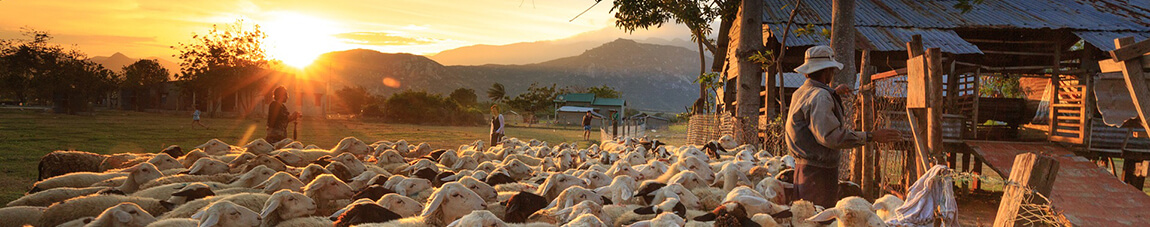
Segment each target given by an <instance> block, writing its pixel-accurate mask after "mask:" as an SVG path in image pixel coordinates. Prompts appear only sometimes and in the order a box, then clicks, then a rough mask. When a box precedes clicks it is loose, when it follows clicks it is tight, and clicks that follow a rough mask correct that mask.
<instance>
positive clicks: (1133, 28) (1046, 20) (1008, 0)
mask: <svg viewBox="0 0 1150 227" xmlns="http://www.w3.org/2000/svg"><path fill="white" fill-rule="evenodd" d="M831 2H832V0H804V1H803V5H802V7H801V8H799V10H798V12H797V15H796V16H795V21H794V25H792V26H791V29H792V30H793V29H796V28H799V27H803V26H805V25H808V24H810V25H813V26H815V27H816V29H815V32H816V33H818V32H820V31H821V30H822V29H823V28H826V29H829V26H830V24H831V8H832V7H831ZM957 2H958V1H957V0H934V1H923V0H858V1H857V2H856V11H855V26H856V27H857V28H858V31H859V33H861V34H862V35H863V36H864V37H866V38H867V39H868V40H869V41H870V42H871V44H872V45H873V46H874V47H875V50H878V51H899V50H904V49H905V43H906V41H907V40H909V38H908V37H910V34H920V35H923V39H924V40H923V42H924V45H925V46H927V47H939V48H941V49H942V50H943V52H949V53H958V54H970V53H982V52H981V51H979V50H978V47H977V46H975V45H973V44H970V43H969V42H966V41H963V40H962V38H961V37H959V36H958V35H957V34H956V33H955V32H953V30H955V29H1069V30H1072V31H1075V34H1076V35H1078V36H1080V37H1081V38H1083V39H1085V40H1086V41H1087V42H1090V43H1091V44H1094V45H1095V46H1097V47H1099V48H1100V49H1103V50H1110V49H1113V41H1112V40H1113V39H1114V38H1119V37H1124V36H1135V37H1139V38H1147V37H1150V0H995V1H984V2H983V3H981V4H978V5H975V6H974V7H973V8H972V9H971V10H970V11H969V12H966V13H963V12H962V11H961V10H959V9H957V8H954V5H955V4H956V3H957ZM764 3H765V5H764V10H763V23H764V24H765V25H766V26H768V27H770V29H769V31H770V32H772V33H774V34H782V33H779V32H781V31H782V30H783V29H782V27H783V26H785V24H786V23H787V18H788V17H789V16H790V11H791V9H793V8H794V6H795V2H794V1H764ZM765 32H766V31H765ZM792 33H793V32H792ZM775 38H776V39H777V38H778V37H775ZM932 41H933V42H932ZM827 43H829V41H828V40H827V39H826V38H825V37H821V35H818V34H814V35H804V36H798V37H796V36H793V35H792V36H788V38H787V46H810V45H822V44H827ZM1107 43H1109V44H1107ZM1107 48H1109V49H1107Z"/></svg>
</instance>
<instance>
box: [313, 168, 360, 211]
mask: <svg viewBox="0 0 1150 227" xmlns="http://www.w3.org/2000/svg"><path fill="white" fill-rule="evenodd" d="M304 195H307V197H308V198H311V199H312V200H314V201H315V203H316V204H317V206H318V207H319V208H318V209H319V210H318V211H317V212H318V213H320V214H331V213H335V211H336V210H339V209H340V208H342V207H343V206H342V205H339V204H336V201H337V200H341V199H351V197H352V196H353V195H354V192H353V191H351V187H348V186H347V184H346V183H343V181H340V180H339V179H338V178H336V177H335V175H331V174H323V175H320V176H319V177H316V178H315V180H313V181H311V183H309V184H308V185H307V186H305V187H304Z"/></svg>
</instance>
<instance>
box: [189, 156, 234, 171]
mask: <svg viewBox="0 0 1150 227" xmlns="http://www.w3.org/2000/svg"><path fill="white" fill-rule="evenodd" d="M230 171H231V168H229V167H228V164H227V163H224V161H220V160H218V159H214V158H201V159H200V160H196V162H195V163H192V167H191V168H189V169H188V174H190V175H216V174H224V173H229V172H230Z"/></svg>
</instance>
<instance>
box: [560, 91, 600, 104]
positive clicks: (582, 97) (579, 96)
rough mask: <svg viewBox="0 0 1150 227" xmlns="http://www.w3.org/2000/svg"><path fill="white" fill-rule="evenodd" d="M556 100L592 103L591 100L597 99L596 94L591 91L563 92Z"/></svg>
mask: <svg viewBox="0 0 1150 227" xmlns="http://www.w3.org/2000/svg"><path fill="white" fill-rule="evenodd" d="M555 101H556V102H560V101H563V102H587V103H590V102H594V101H595V94H591V93H570V94H563V95H559V97H557V99H556V100H555Z"/></svg>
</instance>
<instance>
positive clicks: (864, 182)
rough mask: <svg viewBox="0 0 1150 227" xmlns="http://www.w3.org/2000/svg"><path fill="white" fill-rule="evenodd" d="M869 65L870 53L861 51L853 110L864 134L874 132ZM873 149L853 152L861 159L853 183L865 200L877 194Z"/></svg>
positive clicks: (864, 147) (872, 97)
mask: <svg viewBox="0 0 1150 227" xmlns="http://www.w3.org/2000/svg"><path fill="white" fill-rule="evenodd" d="M869 64H870V51H869V50H863V51H862V58H861V59H860V60H859V66H860V67H859V68H860V69H862V70H861V71H860V72H859V78H858V83H859V93H858V96H859V98H858V100H859V107H858V108H855V110H856V111H859V114H856V115H855V116H858V118H859V129H861V130H862V131H865V132H870V131H873V130H874V85H871V78H870V77H871V75H872V74H874V71H875V69H874V67H873V66H870V65H869ZM874 148H875V146H874V145H871V144H867V145H864V146H862V147H860V148H858V149H857V151H856V152H855V153H859V154H860V155H859V156H860V157H861V159H862V160H861V162H855V163H858V164H859V166H858V167H857V168H856V169H857V170H858V172H859V173H858V174H857V177H858V178H856V179H857V180H856V181H855V182H858V183H859V184H860V186H862V189H863V195H864V197H867V198H876V196H878V194H879V186H878V182H877V181H875V179H877V178H876V176H878V175H877V174H875V172H877V170H879V169H880V168H881V167H880V166H879V165H878V162H877V161H876V159H875V156H877V155H876V152H875V149H874Z"/></svg>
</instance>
